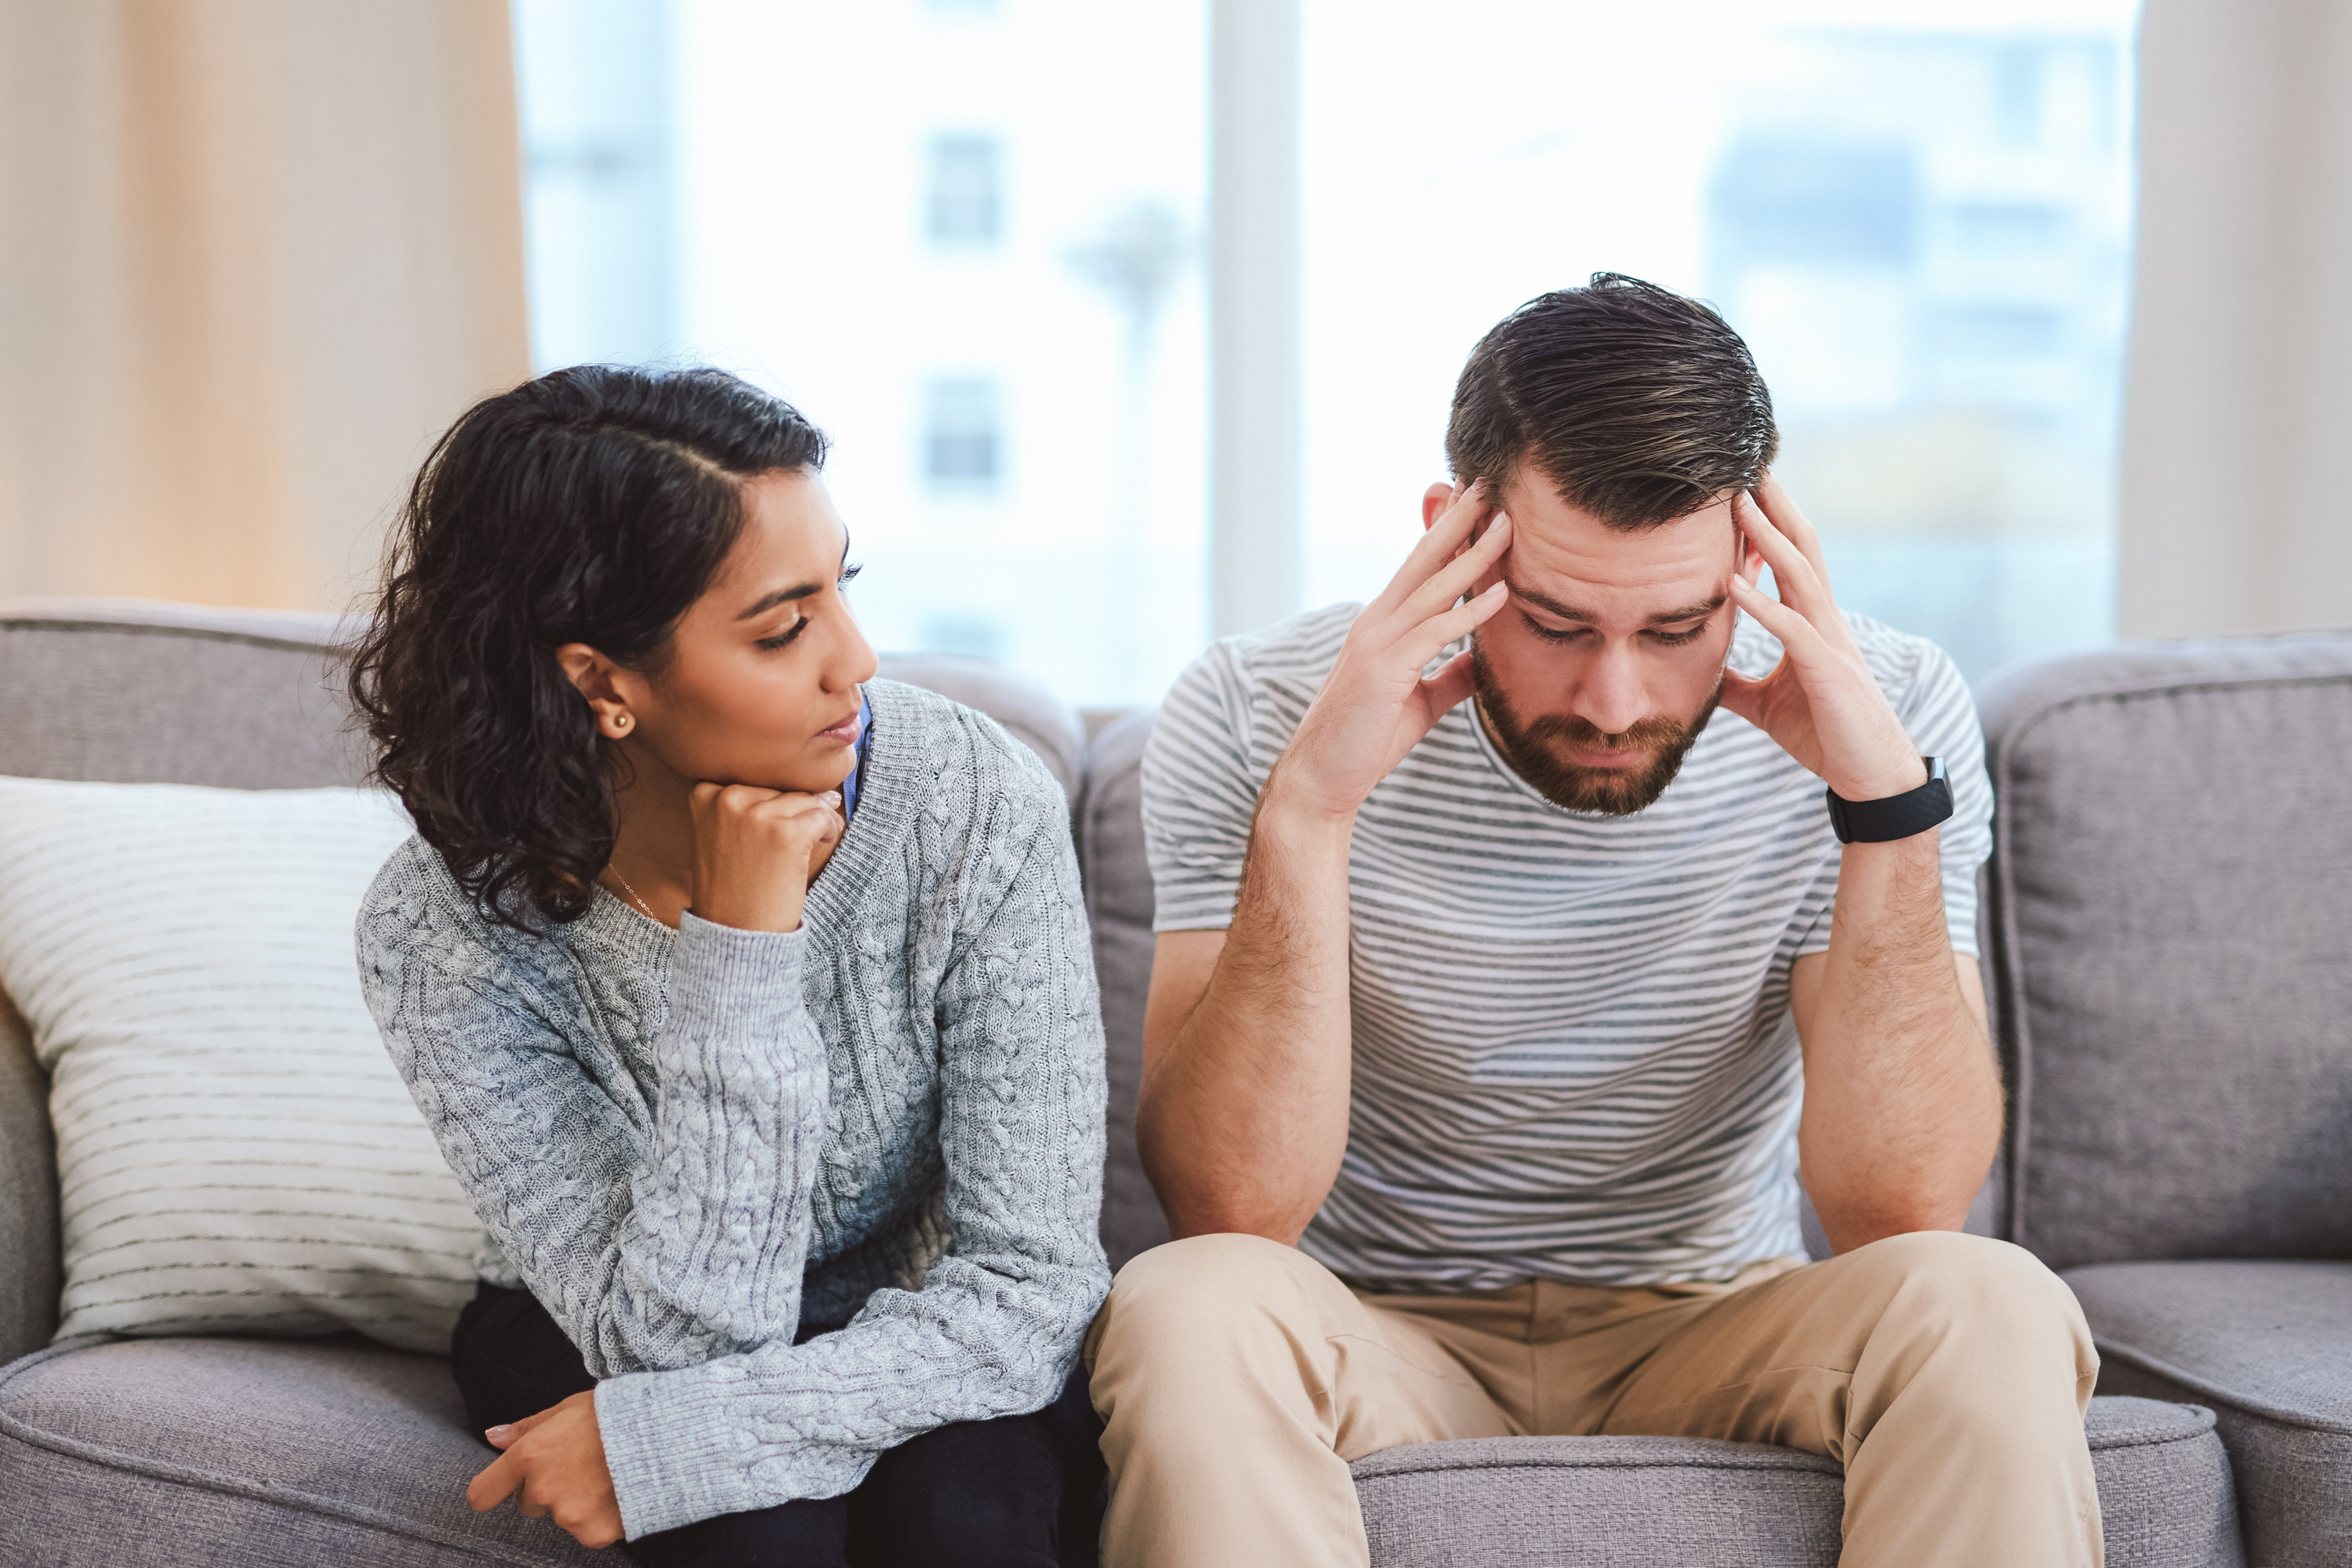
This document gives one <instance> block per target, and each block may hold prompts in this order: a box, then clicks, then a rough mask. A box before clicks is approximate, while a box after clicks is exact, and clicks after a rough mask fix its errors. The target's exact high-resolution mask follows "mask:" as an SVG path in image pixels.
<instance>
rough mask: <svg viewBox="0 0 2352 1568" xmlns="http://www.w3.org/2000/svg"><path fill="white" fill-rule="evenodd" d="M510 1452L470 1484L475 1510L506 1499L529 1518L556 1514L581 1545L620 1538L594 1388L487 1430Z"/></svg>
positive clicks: (497, 1444)
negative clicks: (598, 1423)
mask: <svg viewBox="0 0 2352 1568" xmlns="http://www.w3.org/2000/svg"><path fill="white" fill-rule="evenodd" d="M485 1436H488V1438H489V1440H490V1446H491V1447H495V1448H502V1449H504V1450H505V1452H504V1453H501V1454H500V1455H499V1457H498V1458H496V1459H494V1460H492V1461H491V1463H490V1466H489V1468H488V1469H486V1470H484V1471H483V1472H482V1473H481V1474H480V1475H478V1476H476V1477H475V1478H474V1480H473V1484H472V1485H470V1486H468V1487H467V1489H466V1500H467V1502H468V1503H471V1504H472V1505H473V1509H474V1511H475V1512H476V1513H481V1512H484V1511H486V1510H490V1509H494V1508H496V1507H498V1506H499V1504H500V1503H502V1502H504V1501H506V1500H507V1499H508V1498H509V1497H512V1498H514V1500H515V1506H516V1507H517V1508H519V1509H520V1510H522V1511H523V1514H524V1517H526V1518H529V1519H548V1518H552V1519H553V1520H554V1521H555V1522H556V1523H558V1524H560V1525H562V1527H563V1528H564V1529H565V1530H566V1531H569V1532H570V1533H571V1535H572V1539H573V1540H574V1541H577V1542H580V1544H581V1545H583V1546H591V1547H604V1546H610V1545H612V1544H613V1542H615V1541H618V1540H620V1539H621V1503H620V1500H619V1499H618V1498H616V1497H614V1495H613V1472H612V1470H611V1469H610V1468H607V1467H606V1465H605V1463H604V1434H603V1433H602V1432H600V1431H598V1430H597V1427H596V1394H595V1392H594V1390H593V1389H592V1390H590V1391H589V1392H587V1393H584V1394H573V1395H572V1397H571V1398H569V1399H567V1400H565V1401H564V1402H563V1403H562V1404H561V1405H553V1406H551V1407H550V1408H548V1409H546V1410H542V1411H541V1412H540V1413H539V1414H538V1415H526V1416H524V1417H523V1418H522V1419H521V1420H520V1421H517V1422H515V1423H513V1424H512V1425H511V1426H493V1427H491V1428H490V1429H489V1431H488V1433H486V1434H485Z"/></svg>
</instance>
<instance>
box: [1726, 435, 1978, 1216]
mask: <svg viewBox="0 0 2352 1568" xmlns="http://www.w3.org/2000/svg"><path fill="white" fill-rule="evenodd" d="M1732 516H1733V517H1734V518H1735V519H1736V520H1737V521H1738V524H1739V526H1740V528H1741V530H1742V531H1744V532H1746V534H1747V535H1748V540H1749V542H1751V543H1753V544H1754V545H1755V546H1756V548H1757V550H1758V551H1759V552H1760V553H1761V554H1762V555H1763V557H1764V559H1765V561H1766V562H1767V563H1769V564H1770V566H1771V568H1772V576H1773V580H1774V582H1775V584H1777V586H1778V589H1779V594H1778V596H1777V597H1775V596H1774V595H1769V594H1766V593H1765V592H1763V591H1762V590H1761V589H1760V588H1759V587H1758V586H1756V584H1752V583H1749V582H1746V581H1744V580H1741V579H1738V578H1735V579H1734V580H1733V582H1732V584H1731V595H1732V598H1733V600H1734V601H1735V602H1736V603H1738V605H1739V607H1740V608H1741V609H1743V610H1745V611H1747V612H1748V614H1749V615H1750V616H1754V617H1755V618H1756V620H1757V621H1758V622H1759V624H1760V625H1761V626H1763V627H1764V629H1765V630H1766V631H1769V632H1770V633H1771V634H1772V635H1773V636H1774V637H1778V638H1779V639H1780V646H1781V649H1782V658H1781V660H1780V664H1779V665H1778V666H1777V667H1776V668H1774V669H1773V670H1772V672H1771V673H1770V674H1769V675H1767V676H1764V677H1762V678H1761V679H1755V678H1750V677H1747V676H1743V675H1741V674H1739V673H1738V672H1737V671H1727V672H1726V673H1725V676H1724V682H1723V705H1724V707H1725V708H1727V709H1728V710H1730V711H1732V712H1734V713H1737V714H1738V715H1739V716H1740V717H1742V718H1744V719H1746V720H1748V721H1749V722H1750V723H1752V724H1755V725H1757V726H1758V727H1759V728H1760V729H1761V730H1763V731H1764V732H1765V733H1767V734H1769V735H1770V736H1771V737H1772V739H1773V740H1774V741H1775V742H1778V743H1779V744H1780V748H1781V749H1782V750H1783V751H1786V752H1788V753H1789V754H1790V756H1792V757H1794V758H1796V760H1797V761H1799V762H1800V763H1803V764H1804V765H1805V766H1806V767H1808V768H1810V769H1811V770H1812V771H1813V773H1815V774H1817V775H1818V776H1820V777H1821V778H1822V779H1824V780H1826V781H1827V782H1828V784H1829V786H1830V787H1831V788H1832V789H1833V790H1835V791H1836V792H1837V793H1838V794H1839V795H1841V796H1843V798H1845V799H1847V800H1881V799H1885V798H1886V797H1888V796H1890V795H1901V794H1903V793H1905V792H1906V791H1909V790H1912V789H1916V788H1917V787H1918V786H1919V785H1921V784H1925V783H1926V782H1927V769H1926V767H1924V766H1923V765H1922V764H1921V762H1920V758H1919V753H1918V751H1917V748H1916V746H1915V745H1914V743H1913V742H1912V740H1911V737H1910V736H1909V735H1908V734H1907V733H1906V731H1905V730H1904V728H1903V723H1902V721H1901V720H1900V719H1899V718H1897V717H1896V715H1895V710H1894V709H1893V708H1892V707H1891V706H1889V705H1888V703H1887V700H1886V698H1885V693H1883V692H1882V691H1880V689H1879V688H1878V683H1877V680H1876V678H1875V677H1874V676H1873V675H1872V674H1871V672H1870V668H1869V665H1868V664H1867V662H1866V661H1865V660H1864V658H1863V657H1862V651H1861V649H1860V648H1859V647H1857V646H1856V645H1855V643H1854V640H1853V632H1852V631H1851V629H1850V628H1849V627H1848V626H1847V624H1846V620H1845V616H1844V615H1843V612H1841V611H1840V610H1839V609H1838V607H1837V602H1836V600H1835V599H1834V597H1833V596H1832V595H1831V593H1830V587H1829V573H1828V569H1827V567H1826V566H1825V565H1824V564H1823V561H1822V546H1821V535H1820V534H1819V532H1818V531H1815V529H1814V528H1813V525H1812V524H1811V522H1809V521H1806V519H1805V515H1804V513H1803V512H1801V510H1798V508H1797V505H1796V503H1795V502H1794V501H1792V500H1790V499H1789V495H1788V492H1787V491H1785V490H1784V489H1781V488H1780V485H1779V484H1778V483H1777V482H1776V481H1775V480H1774V479H1772V478H1771V476H1769V474H1768V475H1767V476H1765V478H1764V480H1763V482H1762V483H1760V484H1759V485H1758V486H1757V488H1756V489H1755V490H1754V491H1753V492H1752V493H1750V494H1747V495H1742V496H1739V497H1738V498H1737V499H1736V500H1735V501H1734V503H1733V507H1732ZM1942 837H1943V836H1942V834H1941V833H1940V832H1939V831H1929V832H1927V833H1921V834H1916V835H1914V836H1913V837H1909V838H1905V839H1899V840H1896V841H1895V842H1893V843H1886V844H1849V845H1847V846H1846V847H1845V849H1844V853H1843V858H1842V859H1841V860H1840V862H1839V866H1838V891H1837V902H1836V905H1835V906H1834V907H1833V908H1832V910H1831V917H1830V945H1829V951H1828V952H1822V953H1815V954H1811V955H1809V956H1807V957H1804V958H1801V959H1799V960H1798V961H1797V964H1796V968H1795V971H1794V972H1793V973H1791V975H1790V1008H1791V1010H1792V1011H1793V1012H1794V1013H1795V1014H1796V1018H1797V1034H1798V1037H1799V1039H1800V1040H1801V1042H1802V1045H1803V1048H1804V1053H1805V1108H1804V1112H1803V1118H1802V1120H1801V1121H1800V1123H1799V1125H1798V1131H1797V1146H1798V1158H1799V1160H1800V1162H1801V1165H1802V1168H1803V1171H1804V1179H1805V1190H1806V1191H1807V1192H1808V1193H1810V1194H1811V1195H1812V1200H1813V1207H1814V1208H1815V1209H1816V1210H1818V1211H1819V1212H1820V1214H1821V1216H1822V1228H1823V1229H1824V1230H1826V1231H1827V1232H1828V1233H1829V1237H1830V1242H1831V1245H1832V1246H1833V1247H1836V1248H1837V1249H1838V1250H1839V1251H1841V1252H1843V1251H1846V1250H1848V1249H1850V1248H1853V1247H1860V1246H1862V1245H1864V1243H1866V1242H1871V1241H1875V1240H1877V1239H1879V1238H1880V1237H1886V1236H1895V1235H1899V1234H1901V1233H1902V1232H1905V1231H1911V1230H1957V1229H1958V1228H1959V1226H1960V1224H1961V1222H1962V1221H1963V1220H1964V1219H1966V1218H1967V1216H1968V1211H1969V1199H1970V1198H1972V1197H1974V1196H1975V1195H1976V1191H1977V1189H1978V1187H1979V1186H1980V1185H1981V1184H1983V1182H1984V1173H1985V1171H1986V1169H1987V1168H1988V1167H1989V1166H1990V1164H1991V1163H1992V1153H1993V1146H1994V1144H1995V1143H1996V1142H1998V1140H1999V1139H2000V1115H2001V1104H2000V1073H1999V1071H1998V1070H1997V1069H1996V1068H1995V1067H1994V1064H1993V1059H1992V1051H1991V1047H1990V1046H1989V1045H1988V1044H1987V1043H1986V1040H1985V1026H1984V987H1983V984H1982V981H1981V978H1980V977H1979V975H1978V973H1977V971H1976V965H1975V964H1974V963H1967V964H1963V963H1961V962H1960V961H1959V960H1958V958H1956V957H1955V955H1954V954H1953V952H1952V943H1951V936H1950V931H1949V929H1948V926H1947V924H1946V922H1945V916H1944V879H1943V864H1942V857H1941V854H1940V844H1941V840H1942Z"/></svg>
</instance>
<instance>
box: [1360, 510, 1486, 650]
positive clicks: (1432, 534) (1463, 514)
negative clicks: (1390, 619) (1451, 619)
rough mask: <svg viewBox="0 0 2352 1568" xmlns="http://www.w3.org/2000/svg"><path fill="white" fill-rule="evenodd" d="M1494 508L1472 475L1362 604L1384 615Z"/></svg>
mask: <svg viewBox="0 0 2352 1568" xmlns="http://www.w3.org/2000/svg"><path fill="white" fill-rule="evenodd" d="M1493 510H1495V503H1494V500H1493V496H1492V492H1491V490H1490V489H1489V487H1488V486H1487V484H1486V480H1484V479H1474V480H1472V481H1471V482H1470V483H1469V484H1468V485H1467V486H1465V488H1464V489H1462V490H1460V491H1459V492H1458V493H1456V494H1455V496H1454V502H1453V504H1452V505H1450V506H1448V507H1447V508H1446V509H1445V510H1444V511H1442V512H1440V513H1438V514H1437V521H1435V522H1433V523H1431V524H1430V525H1429V527H1428V528H1427V529H1426V530H1424V531H1423V533H1422V536H1421V537H1420V539H1418V540H1416V541H1415V542H1413V547H1412V550H1411V551H1410V552H1407V553H1406V555H1405V558H1404V564H1403V565H1402V566H1400V567H1398V568H1397V571H1396V575H1395V576H1393V577H1391V578H1390V579H1389V584H1388V586H1387V587H1385V588H1383V589H1381V592H1380V594H1379V595H1378V596H1377V597H1376V598H1374V599H1373V600H1372V602H1371V603H1370V604H1369V605H1366V606H1364V607H1365V608H1366V609H1367V610H1370V611H1374V612H1377V613H1379V614H1380V615H1381V616H1386V615H1387V614H1388V613H1390V612H1391V611H1393V610H1394V609H1395V608H1396V606H1397V605H1401V604H1402V603H1404V601H1405V599H1406V598H1407V597H1408V596H1409V595H1412V591H1413V590H1414V589H1416V588H1418V587H1420V586H1421V585H1422V584H1423V583H1426V582H1428V581H1429V579H1430V576H1431V574H1433V573H1434V572H1436V571H1437V570H1438V568H1440V567H1442V566H1444V564H1445V563H1446V562H1447V561H1448V560H1450V559H1452V558H1453V556H1454V554H1455V552H1458V551H1460V550H1461V549H1462V547H1463V546H1464V545H1465V544H1467V543H1468V542H1469V541H1470V531H1471V530H1472V529H1473V528H1475V527H1476V526H1477V524H1478V523H1479V522H1480V521H1483V520H1484V519H1485V518H1486V516H1487V514H1488V513H1490V512H1492V511H1493Z"/></svg>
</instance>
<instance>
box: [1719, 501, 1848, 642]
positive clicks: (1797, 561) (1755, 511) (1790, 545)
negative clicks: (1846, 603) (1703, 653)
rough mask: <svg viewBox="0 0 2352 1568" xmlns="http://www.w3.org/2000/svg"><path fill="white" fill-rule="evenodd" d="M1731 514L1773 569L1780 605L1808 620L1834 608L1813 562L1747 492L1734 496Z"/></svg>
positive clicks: (1826, 587)
mask: <svg viewBox="0 0 2352 1568" xmlns="http://www.w3.org/2000/svg"><path fill="white" fill-rule="evenodd" d="M1731 515H1732V517H1733V518H1734V519H1735V520H1736V521H1738V524H1739V529H1740V531H1741V532H1743V533H1745V534H1747V535H1748V538H1750V539H1752V540H1754V541H1755V542H1756V549H1757V552H1758V553H1759V554H1760V555H1762V556H1763V557H1764V564H1766V565H1767V566H1769V567H1770V568H1772V577H1773V580H1774V581H1775V582H1776V583H1777V584H1779V585H1780V602H1781V603H1782V604H1785V605H1788V606H1789V607H1790V609H1792V610H1795V611H1796V612H1797V613H1798V614H1799V615H1801V616H1805V617H1806V618H1807V619H1809V620H1810V619H1812V618H1813V617H1814V616H1825V615H1827V614H1829V613H1831V611H1832V608H1833V604H1832V601H1831V600H1830V597H1829V590H1828V586H1827V584H1826V583H1825V581H1824V580H1823V579H1822V575H1821V574H1819V573H1818V572H1816V571H1814V570H1813V563H1811V561H1808V560H1806V559H1805V554H1804V552H1802V551H1801V550H1799V549H1798V548H1797V546H1796V544H1795V542H1793V541H1792V540H1790V538H1789V536H1788V535H1787V534H1785V533H1782V532H1781V531H1780V530H1779V529H1778V528H1775V527H1774V526H1773V525H1772V520H1771V518H1770V517H1769V516H1767V515H1766V514H1765V511H1764V509H1763V508H1762V507H1760V506H1759V505H1757V504H1756V502H1755V500H1753V499H1751V498H1750V497H1749V496H1748V494H1747V493H1746V492H1744V491H1743V492H1742V493H1741V494H1739V495H1738V496H1737V497H1735V498H1734V499H1733V500H1732V503H1731Z"/></svg>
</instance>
